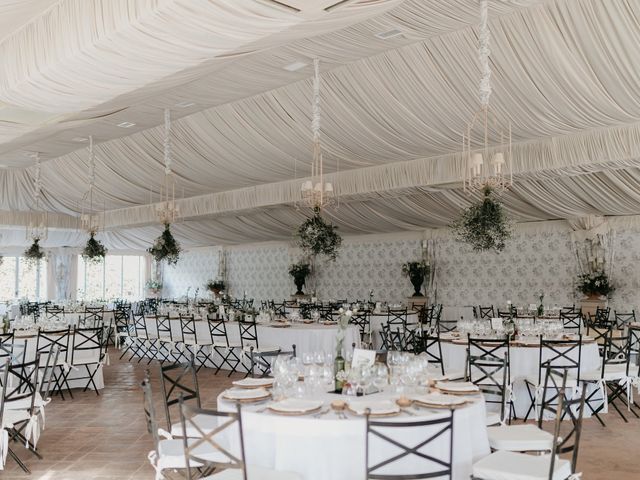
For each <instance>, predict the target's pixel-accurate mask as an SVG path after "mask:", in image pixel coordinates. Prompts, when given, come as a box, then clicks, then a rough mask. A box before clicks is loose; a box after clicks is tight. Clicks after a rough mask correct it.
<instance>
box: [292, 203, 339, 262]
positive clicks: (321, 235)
mask: <svg viewBox="0 0 640 480" xmlns="http://www.w3.org/2000/svg"><path fill="white" fill-rule="evenodd" d="M337 229H338V227H336V226H335V225H332V224H330V223H327V222H326V221H325V220H324V218H322V215H321V213H320V207H317V206H316V207H314V209H313V216H312V217H311V218H308V219H307V220H305V221H304V222H303V223H302V225H300V227H298V231H297V232H296V240H297V244H298V246H299V247H300V248H301V249H302V250H303V251H304V252H305V253H307V254H310V255H314V256H315V255H325V256H327V257H328V258H329V259H331V260H332V261H334V260H335V259H336V257H337V256H338V250H339V248H340V245H342V237H341V236H340V235H338V233H337V232H336V230H337Z"/></svg>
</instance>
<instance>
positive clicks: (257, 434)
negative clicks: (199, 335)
mask: <svg viewBox="0 0 640 480" xmlns="http://www.w3.org/2000/svg"><path fill="white" fill-rule="evenodd" d="M221 395H222V394H221ZM367 397H372V398H375V399H380V398H392V397H390V396H389V395H388V394H385V393H377V394H373V395H370V396H367ZM367 397H364V398H367ZM350 398H353V397H347V396H342V395H336V394H330V393H327V394H324V395H323V396H322V399H323V400H324V401H325V406H324V407H323V410H324V409H326V408H327V406H328V405H329V404H330V403H331V402H332V401H333V400H336V399H343V400H345V401H346V402H347V403H348V402H349V399H350ZM362 398H363V397H359V399H362ZM235 408H236V407H235V404H234V403H233V402H229V401H227V400H224V399H223V398H222V396H219V397H218V410H221V411H235ZM263 409H264V404H259V405H257V406H256V405H251V404H243V405H242V431H243V438H244V446H245V455H246V461H247V463H248V464H250V465H258V466H262V467H266V468H273V469H276V470H281V471H290V472H296V473H298V474H300V475H301V476H302V478H303V479H304V480H361V479H362V480H364V478H365V468H366V453H365V452H366V451H365V436H366V430H365V427H366V423H365V420H364V418H363V417H360V416H355V415H352V414H348V415H347V417H348V418H347V419H346V420H344V419H340V418H339V417H338V416H336V414H335V413H334V412H333V411H329V412H328V413H327V414H325V415H322V416H321V417H319V418H315V417H313V416H312V415H307V416H282V415H278V414H273V413H267V411H262V410H263ZM415 412H416V415H415V416H409V415H406V414H404V413H401V414H400V415H398V416H397V417H388V418H386V419H385V420H392V419H393V421H397V422H410V421H419V420H426V419H428V418H434V417H436V416H441V415H448V414H449V412H448V410H415ZM423 412H424V413H423ZM422 428H429V427H422ZM385 433H387V432H385ZM431 433H434V432H424V431H421V432H416V431H413V429H411V428H407V429H406V430H403V431H402V433H399V432H395V433H394V434H392V436H393V437H394V438H396V439H397V440H398V441H400V442H401V443H403V444H406V445H410V446H416V445H418V444H420V443H421V442H423V441H424V440H426V439H427V438H428V436H430V434H431ZM396 434H397V436H396ZM448 442H449V437H448V436H447V435H445V436H442V437H440V438H438V439H437V440H435V441H434V442H432V443H430V444H429V445H428V447H427V448H428V454H429V455H432V456H434V457H441V456H443V455H445V452H446V451H447V447H448ZM381 447H382V449H381ZM389 449H391V450H389ZM398 451H399V450H397V449H394V448H393V447H390V445H389V444H388V443H387V444H385V445H384V447H383V446H382V445H380V444H376V443H375V442H372V448H371V456H372V458H371V462H372V463H377V462H379V461H382V460H384V459H386V458H389V457H390V456H392V455H394V454H395V453H397V452H398ZM424 451H425V452H426V451H427V450H424ZM489 453H490V448H489V440H488V438H487V428H486V426H485V406H484V401H483V399H482V397H477V396H476V397H475V400H474V401H473V402H471V403H469V404H468V406H466V407H464V408H460V409H457V410H455V412H454V419H453V477H452V478H453V479H454V480H463V479H464V480H467V479H468V478H469V476H470V475H471V471H472V465H473V462H475V461H477V460H479V459H480V458H482V457H484V456H486V455H488V454H489ZM378 455H379V457H378ZM412 457H413V460H408V461H406V462H405V463H404V464H403V463H402V462H397V463H394V464H393V465H394V470H393V471H392V472H389V473H395V474H399V473H405V474H406V473H415V465H414V464H411V463H410V462H411V461H416V460H415V457H414V456H412ZM447 460H448V457H447ZM407 463H409V464H407ZM412 467H413V468H412ZM405 469H406V470H405ZM385 473H387V472H385Z"/></svg>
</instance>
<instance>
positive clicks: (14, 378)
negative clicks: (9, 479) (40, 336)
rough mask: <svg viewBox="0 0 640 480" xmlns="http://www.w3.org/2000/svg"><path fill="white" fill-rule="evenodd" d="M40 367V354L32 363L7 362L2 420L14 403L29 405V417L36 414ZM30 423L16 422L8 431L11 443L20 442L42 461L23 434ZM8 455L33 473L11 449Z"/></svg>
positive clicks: (26, 470) (25, 469)
mask: <svg viewBox="0 0 640 480" xmlns="http://www.w3.org/2000/svg"><path fill="white" fill-rule="evenodd" d="M39 366H40V354H38V353H36V357H35V359H34V360H32V361H30V362H24V363H13V364H12V363H10V362H9V361H8V360H7V362H6V368H5V371H4V374H5V376H3V379H2V382H3V383H2V388H3V395H2V408H1V409H0V410H1V411H2V415H0V420H1V418H2V417H3V416H4V414H5V411H6V405H7V404H10V403H13V402H19V403H24V404H28V405H29V407H28V408H27V410H28V412H29V417H31V416H32V415H33V414H34V412H35V400H36V394H37V392H38V367H39ZM29 421H30V420H29V419H25V420H22V421H20V422H15V423H14V424H13V425H12V427H11V428H8V429H7V433H8V437H9V442H11V441H18V442H20V443H22V444H23V445H25V447H26V448H27V450H28V451H29V452H31V453H32V454H33V455H35V456H36V457H37V458H39V459H42V456H41V455H40V453H38V451H37V450H36V447H35V445H34V444H33V443H32V442H31V440H27V438H26V437H25V434H24V433H23V432H24V431H25V429H26V427H27V425H28V424H29ZM8 454H9V455H10V456H11V458H13V459H14V460H15V461H16V463H17V464H18V465H19V466H20V468H22V470H24V471H25V472H26V473H31V472H30V471H29V469H28V468H27V467H26V465H25V464H24V463H23V462H22V461H21V460H20V458H19V457H18V456H17V455H16V454H15V452H13V451H12V450H11V448H9V449H8Z"/></svg>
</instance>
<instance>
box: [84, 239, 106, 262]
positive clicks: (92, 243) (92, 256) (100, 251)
mask: <svg viewBox="0 0 640 480" xmlns="http://www.w3.org/2000/svg"><path fill="white" fill-rule="evenodd" d="M106 254H107V249H106V248H104V245H103V244H102V242H100V240H96V239H95V232H91V233H90V236H89V240H87V244H86V245H85V247H84V250H82V257H83V258H84V260H85V262H92V263H100V262H101V261H103V260H104V257H105V255H106Z"/></svg>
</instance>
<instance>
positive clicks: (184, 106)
mask: <svg viewBox="0 0 640 480" xmlns="http://www.w3.org/2000/svg"><path fill="white" fill-rule="evenodd" d="M194 105H195V103H194V102H186V101H185V102H180V103H176V107H178V108H187V107H193V106H194Z"/></svg>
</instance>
